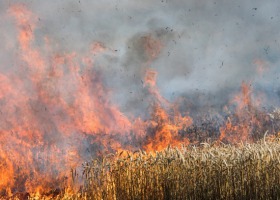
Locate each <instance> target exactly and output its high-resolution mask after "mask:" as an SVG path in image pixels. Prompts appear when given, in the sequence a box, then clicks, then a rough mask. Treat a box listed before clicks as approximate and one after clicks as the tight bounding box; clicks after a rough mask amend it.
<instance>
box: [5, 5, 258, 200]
mask: <svg viewBox="0 0 280 200" xmlns="http://www.w3.org/2000/svg"><path fill="white" fill-rule="evenodd" d="M8 14H9V16H10V17H11V18H13V19H14V21H15V26H16V30H17V44H18V47H19V49H18V52H17V56H18V57H17V58H15V62H14V65H15V66H16V67H15V68H16V70H15V71H9V72H1V73H0V83H1V84H0V87H1V90H0V118H1V120H0V133H1V134H0V160H1V161H0V190H1V194H3V195H4V196H9V195H11V194H14V193H21V192H27V191H28V192H31V193H38V194H47V193H48V192H49V191H50V190H51V189H53V188H67V187H69V186H70V185H71V183H70V182H71V178H69V177H71V175H70V170H71V169H73V168H77V167H78V166H80V164H81V163H82V162H83V161H84V160H85V159H87V158H89V154H90V156H91V154H94V155H98V154H99V153H100V154H102V152H116V151H119V152H120V151H123V150H128V151H130V150H135V149H137V148H141V149H144V150H146V151H148V152H154V151H160V150H163V149H165V148H166V147H168V146H169V145H171V146H179V145H180V144H182V143H185V144H189V143H190V140H189V138H188V137H187V133H186V130H187V129H188V128H189V127H191V126H192V125H193V121H194V120H193V118H192V117H191V116H190V115H189V113H187V112H184V113H182V112H181V110H180V108H179V107H180V105H178V103H174V102H171V101H169V100H168V98H165V97H164V96H162V95H161V92H160V89H159V87H158V86H157V77H158V73H157V71H156V70H155V69H152V68H151V63H152V62H153V61H155V60H156V59H157V57H158V56H159V55H160V53H161V49H162V48H163V47H164V45H163V44H162V42H161V41H160V39H158V38H155V37H153V36H152V35H148V36H145V37H143V38H142V39H141V42H143V48H144V51H145V52H144V54H145V56H144V57H145V59H146V60H145V61H144V64H143V66H140V67H141V69H143V70H142V71H141V70H140V71H141V73H143V72H144V74H142V77H141V78H142V79H143V81H144V84H143V87H144V89H145V91H147V93H149V95H150V96H149V97H151V99H152V102H150V105H152V106H150V107H149V108H150V113H149V115H148V117H147V118H145V119H141V118H140V117H128V116H126V115H125V114H124V113H122V112H121V110H120V109H119V107H118V106H117V105H115V104H114V103H113V102H112V101H111V98H110V97H111V96H110V94H111V91H110V89H108V88H107V87H106V86H105V84H104V82H103V77H104V76H106V74H103V73H101V72H100V71H99V70H98V69H97V68H96V67H95V60H94V56H95V55H97V54H102V53H103V52H106V51H111V50H110V49H107V47H106V45H104V44H102V43H99V42H95V43H93V44H91V45H89V49H88V52H87V53H86V55H81V54H79V53H77V52H68V53H62V52H59V53H57V52H55V53H52V52H53V51H52V48H51V45H52V41H51V39H49V38H45V42H46V43H45V44H44V45H46V46H45V48H43V49H45V51H44V50H42V48H39V47H38V46H36V42H35V34H34V31H35V30H36V22H37V16H36V15H35V14H33V13H32V12H30V11H29V10H28V9H26V7H25V6H23V5H21V4H17V5H14V6H12V7H11V8H10V9H9V11H8ZM257 64H258V63H257ZM259 64H260V66H262V63H259ZM260 70H261V71H262V69H260ZM230 105H231V106H232V105H234V106H235V112H234V113H233V114H231V115H229V116H228V118H227V121H226V122H225V124H224V126H223V127H220V137H219V138H218V139H219V140H220V141H227V142H232V143H235V142H239V141H250V140H251V137H250V134H251V133H252V132H253V130H254V127H256V126H257V127H260V126H261V124H260V120H259V118H258V117H257V112H258V110H257V109H256V108H257V107H258V106H259V105H258V104H257V103H256V101H254V99H253V98H252V88H251V86H250V85H249V84H245V83H242V86H241V92H240V93H239V94H237V95H236V96H235V97H234V98H233V100H232V102H230ZM182 133H183V134H182Z"/></svg>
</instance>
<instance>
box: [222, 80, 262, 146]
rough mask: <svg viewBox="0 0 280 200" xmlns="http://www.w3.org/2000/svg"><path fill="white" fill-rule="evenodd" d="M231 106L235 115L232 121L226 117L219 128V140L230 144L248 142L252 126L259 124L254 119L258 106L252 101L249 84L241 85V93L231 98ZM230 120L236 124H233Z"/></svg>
mask: <svg viewBox="0 0 280 200" xmlns="http://www.w3.org/2000/svg"><path fill="white" fill-rule="evenodd" d="M231 104H235V105H236V109H235V113H234V115H233V116H232V119H231V118H230V117H228V119H227V121H226V123H225V125H224V126H223V127H221V128H220V138H219V140H220V141H221V140H224V139H226V140H227V141H229V142H231V143H237V142H240V141H250V140H251V138H250V134H251V133H252V131H253V127H254V126H253V125H258V124H259V121H258V119H257V117H256V108H257V107H258V104H257V102H256V101H253V100H252V88H251V86H250V84H246V83H245V82H243V83H242V85H241V92H240V93H239V94H237V95H236V96H235V97H234V98H233V100H232V102H231ZM232 120H235V121H236V122H235V123H233V122H232Z"/></svg>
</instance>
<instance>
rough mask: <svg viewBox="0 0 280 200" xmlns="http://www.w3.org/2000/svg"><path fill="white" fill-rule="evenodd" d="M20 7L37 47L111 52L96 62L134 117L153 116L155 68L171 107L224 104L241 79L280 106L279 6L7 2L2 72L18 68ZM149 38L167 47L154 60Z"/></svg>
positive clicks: (0, 10)
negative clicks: (183, 101) (97, 46)
mask: <svg viewBox="0 0 280 200" xmlns="http://www.w3.org/2000/svg"><path fill="white" fill-rule="evenodd" d="M14 3H23V4H25V5H26V6H27V7H28V8H29V9H30V10H31V11H32V12H33V13H35V14H36V16H37V17H38V19H34V20H35V21H36V22H37V27H36V29H35V30H34V31H35V42H34V44H33V45H35V46H36V48H40V49H41V50H42V51H45V52H47V53H48V54H58V53H59V54H62V53H71V52H79V53H85V52H88V51H89V49H90V48H91V45H92V44H93V43H95V42H99V43H101V44H102V45H103V46H104V47H105V49H106V50H105V51H104V52H103V53H102V54H101V55H96V57H94V62H95V63H94V65H95V68H96V70H97V71H99V72H100V74H101V76H102V78H103V79H104V84H105V85H106V86H107V87H108V88H110V90H111V98H112V99H111V100H112V101H114V102H115V103H117V104H118V105H119V106H120V107H121V110H122V111H123V112H125V113H126V114H128V115H129V114H132V115H136V116H139V115H145V113H146V112H147V110H148V106H149V102H150V100H151V98H152V97H150V95H149V92H148V91H147V89H146V88H145V87H144V85H143V79H144V76H145V71H146V70H147V69H148V68H153V69H155V70H156V71H158V76H157V77H158V82H157V84H158V87H159V89H160V92H161V93H162V95H163V96H164V97H165V98H167V99H168V100H171V101H173V100H175V99H176V98H178V97H182V96H183V97H185V98H187V99H189V100H190V101H192V103H193V104H197V105H199V106H201V105H202V104H209V105H214V106H216V105H218V106H221V105H222V104H225V103H226V102H227V101H228V99H229V98H230V94H231V93H232V92H234V91H236V90H237V89H238V88H239V87H240V85H241V82H242V81H247V82H250V83H251V84H252V86H253V87H254V88H256V89H258V90H260V91H263V92H264V93H266V94H267V95H269V96H273V99H275V100H274V101H275V103H277V102H278V100H279V97H278V93H279V91H280V90H279V72H280V68H279V67H278V65H279V59H278V57H279V56H278V55H279V51H280V49H279V41H278V40H279V32H280V31H279V28H278V23H279V20H280V18H279V15H278V13H279V9H280V3H279V2H278V1H273V0H270V1H261V0H257V1H253V0H250V1H242V0H237V1H230V2H225V1H221V0H216V1H215V0H210V1H207V2H205V1H196V0H188V1H181V0H172V1H171V0H154V1H150V0H142V1H137V2H136V1H129V0H104V1H90V0H61V1H31V0H30V1H19V0H11V1H2V2H1V3H0V14H1V21H0V27H1V30H2V31H1V33H0V36H1V38H2V48H1V50H0V60H1V63H2V64H1V71H2V72H6V71H10V70H14V71H17V70H19V67H18V65H17V63H16V62H15V60H14V58H15V57H16V56H15V55H16V54H17V48H18V44H17V42H16V41H15V40H14V38H16V30H15V28H14V21H13V20H12V19H11V18H10V17H9V16H8V15H7V10H8V8H9V6H10V5H12V4H14ZM147 37H150V38H152V40H155V41H159V42H160V44H161V47H160V49H156V47H152V48H154V49H152V51H158V54H157V55H156V56H155V57H154V58H152V59H151V57H150V55H148V54H147V51H146V49H145V48H146V47H145V38H147ZM46 38H47V39H48V41H50V44H51V49H48V48H47V47H46V45H45V42H46ZM143 38H144V39H143ZM146 42H147V41H146ZM68 89H69V90H71V87H69V88H68ZM61 90H63V88H62V89H61ZM70 92H71V91H70ZM198 96H199V98H198V101H196V100H197V97H198Z"/></svg>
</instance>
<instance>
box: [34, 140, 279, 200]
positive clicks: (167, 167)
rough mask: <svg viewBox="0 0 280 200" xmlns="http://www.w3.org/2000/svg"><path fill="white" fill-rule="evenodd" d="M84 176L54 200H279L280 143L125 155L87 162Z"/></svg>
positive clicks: (272, 141) (195, 147) (192, 147)
mask: <svg viewBox="0 0 280 200" xmlns="http://www.w3.org/2000/svg"><path fill="white" fill-rule="evenodd" d="M83 176H84V186H83V187H82V189H80V191H79V192H78V193H76V194H72V195H70V194H63V197H59V196H56V199H108V200H111V199H112V200H113V199H120V200H123V199H127V200H129V199H137V200H138V199H139V200H140V199H141V200H142V199H157V200H158V199H280V142H279V139H278V138H276V139H266V140H265V139H263V140H261V141H259V142H257V143H254V144H239V145H236V146H233V145H225V144H219V145H218V144H202V145H201V146H200V147H197V146H186V147H182V148H167V149H165V150H164V151H162V152H157V153H155V154H146V153H145V152H142V151H138V152H134V153H128V152H122V153H121V154H119V155H107V156H106V157H104V158H103V159H95V160H92V161H91V162H89V163H86V164H84V174H83ZM61 195H62V194H61ZM33 199H36V198H33ZM37 199H38V198H37ZM40 199H41V198H40Z"/></svg>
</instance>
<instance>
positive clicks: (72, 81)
mask: <svg viewBox="0 0 280 200" xmlns="http://www.w3.org/2000/svg"><path fill="white" fill-rule="evenodd" d="M253 3H254V5H253ZM274 4H277V3H275V2H274V3H271V4H268V3H263V2H261V1H257V2H251V4H250V3H249V2H247V3H244V2H243V1H235V2H231V3H229V4H227V5H225V3H223V2H221V1H217V2H214V1H213V2H212V1H208V2H207V3H202V2H197V1H188V2H181V1H177V0H175V1H173V2H172V3H171V2H169V1H158V2H156V1H155V2H153V3H151V2H150V1H141V2H134V3H132V2H130V1H115V2H114V3H113V4H112V2H109V1H102V2H101V3H100V2H99V3H97V2H93V1H84V0H81V1H59V2H48V3H46V2H43V1H36V2H31V1H30V2H27V3H25V4H23V3H20V1H10V2H9V3H7V2H1V3H0V5H1V6H0V12H1V16H2V17H1V21H0V26H1V29H2V30H3V31H1V33H0V35H1V37H2V38H3V44H2V48H1V50H0V51H1V53H0V54H1V55H0V59H1V67H0V69H1V71H0V72H1V73H0V82H1V85H0V87H1V90H0V119H1V120H0V132H1V134H0V138H1V139H0V143H1V145H0V146H1V147H0V158H1V165H0V172H1V173H0V174H1V175H0V176H1V177H0V189H1V190H2V191H1V192H2V195H3V196H5V195H9V193H19V192H25V191H28V192H33V193H34V192H40V193H44V192H46V191H48V190H51V189H53V188H55V187H59V188H65V187H68V186H70V185H71V184H72V182H71V180H70V178H69V177H70V169H73V168H76V167H79V166H80V164H81V163H82V162H83V161H85V160H87V159H90V158H92V156H93V157H96V156H98V155H100V154H103V153H108V152H116V151H122V150H124V149H125V150H131V151H132V150H135V149H139V148H141V149H144V150H146V151H148V152H153V151H161V150H163V149H165V148H166V147H168V146H169V145H171V146H178V145H179V144H181V143H184V144H189V143H194V144H196V143H199V142H202V141H205V140H207V139H209V138H210V139H212V140H216V141H218V142H225V143H237V142H239V141H243V142H245V141H246V142H249V141H254V140H255V139H258V138H260V137H262V136H263V134H264V133H265V132H267V131H268V132H269V133H277V132H278V131H279V119H278V118H277V116H278V114H279V112H278V110H277V109H276V110H273V109H272V108H273V107H277V106H279V96H278V95H279V88H278V87H279V83H278V81H277V80H278V76H279V68H277V64H278V56H277V54H278V51H279V48H278V46H279V45H278V41H277V37H278V35H277V28H276V26H275V21H276V14H277V10H276V8H278V6H277V5H274ZM256 6H257V7H258V9H252V7H254V8H255V7H256ZM272 15H273V16H272ZM274 15H275V16H274ZM259 27H261V28H259ZM268 32H269V33H270V36H269V37H267V33H268ZM263 107H266V108H267V109H264V108H263ZM79 172H80V173H81V171H79Z"/></svg>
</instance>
